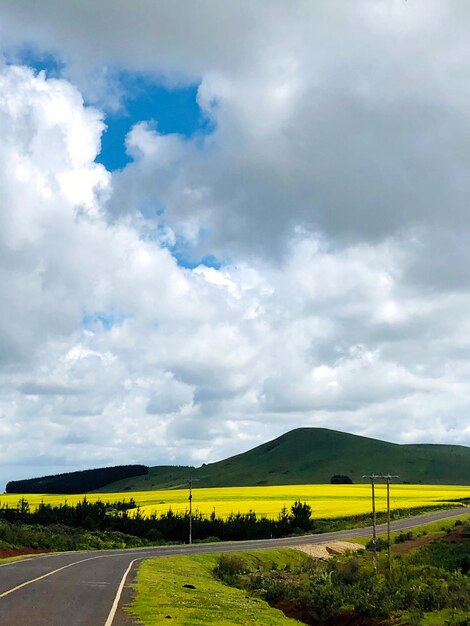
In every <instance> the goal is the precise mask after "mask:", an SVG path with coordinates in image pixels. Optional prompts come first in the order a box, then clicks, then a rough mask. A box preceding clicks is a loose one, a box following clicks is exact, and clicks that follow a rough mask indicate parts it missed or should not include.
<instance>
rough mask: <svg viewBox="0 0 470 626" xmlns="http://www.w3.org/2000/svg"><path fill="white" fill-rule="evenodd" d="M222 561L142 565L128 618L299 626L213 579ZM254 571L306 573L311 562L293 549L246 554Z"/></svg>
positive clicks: (152, 625) (153, 623) (205, 558)
mask: <svg viewBox="0 0 470 626" xmlns="http://www.w3.org/2000/svg"><path fill="white" fill-rule="evenodd" d="M220 556H221V555H217V554H215V555H194V556H177V557H164V558H158V559H149V560H146V561H144V562H143V563H142V565H141V566H140V567H139V571H138V573H137V579H136V583H135V591H136V596H135V601H134V602H133V603H132V605H131V606H130V607H128V609H127V610H128V612H129V613H130V614H131V615H132V616H133V617H135V618H137V620H138V621H139V622H140V623H142V624H145V625H146V626H157V625H158V626H160V625H161V624H164V623H166V622H167V620H168V623H169V624H171V623H175V624H180V625H181V624H184V625H187V626H189V625H191V626H192V625H194V626H196V625H198V626H202V625H204V626H206V625H207V626H208V625H210V624H214V625H217V626H219V625H220V626H231V625H232V624H243V626H289V625H291V624H292V626H293V625H294V624H298V622H297V621H295V620H293V619H290V618H288V617H286V616H285V615H284V614H283V613H282V612H281V611H278V610H273V609H272V608H271V607H270V606H269V605H268V604H267V602H266V601H265V600H263V599H262V598H259V597H256V596H254V595H251V594H248V593H247V592H246V591H245V590H244V589H242V588H236V587H233V586H228V585H225V584H223V583H221V582H220V580H219V579H218V578H217V577H216V576H214V574H213V570H214V568H216V567H217V563H218V561H219V558H220ZM243 558H244V562H245V563H246V566H247V567H250V568H252V569H253V570H262V571H269V570H270V569H271V568H272V566H273V564H276V567H280V568H285V567H289V568H291V569H292V570H293V571H296V572H297V571H301V569H302V568H303V567H304V566H306V565H307V563H308V562H309V560H310V557H308V556H307V555H306V554H304V553H302V552H299V551H296V550H290V549H287V548H286V549H279V550H255V551H252V552H244V553H243ZM170 620H171V621H170Z"/></svg>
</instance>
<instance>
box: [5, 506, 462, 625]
mask: <svg viewBox="0 0 470 626" xmlns="http://www.w3.org/2000/svg"><path fill="white" fill-rule="evenodd" d="M468 512H469V509H466V508H459V509H452V510H451V511H440V512H437V513H429V514H426V515H421V516H419V517H414V518H410V519H404V520H398V521H396V522H392V529H393V530H405V529H410V528H413V527H415V526H419V525H421V524H424V523H427V522H432V521H435V520H441V519H442V520H443V519H446V518H448V517H454V516H458V515H462V514H464V513H468ZM378 532H379V533H384V532H386V526H385V525H384V524H383V525H381V526H379V527H378ZM370 534H371V528H370V527H368V528H359V529H353V530H345V531H338V532H332V533H323V534H321V535H304V536H302V537H289V538H285V539H264V540H259V541H238V542H230V543H213V544H193V545H192V546H189V545H186V546H168V547H158V548H141V549H137V550H101V551H100V550H95V551H86V552H67V553H62V554H48V555H45V556H37V557H33V558H30V559H25V560H22V561H16V562H13V563H8V564H5V565H0V626H128V625H129V624H132V621H131V620H130V619H129V618H128V617H127V616H126V614H125V612H124V611H123V609H122V605H123V604H124V603H125V602H123V599H125V598H126V597H127V598H129V597H130V595H129V589H127V590H126V586H125V583H126V581H128V580H129V572H131V570H132V568H135V567H137V566H138V564H139V562H140V561H141V560H143V559H148V558H152V557H162V556H170V555H177V554H204V553H211V552H221V551H224V552H228V551H233V552H235V551H240V550H253V549H255V548H256V549H258V548H274V547H282V546H295V545H301V544H311V543H322V542H325V541H332V540H347V539H352V538H353V537H363V536H367V535H370ZM131 564H132V565H131ZM123 589H124V595H123V596H121V591H122V590H123Z"/></svg>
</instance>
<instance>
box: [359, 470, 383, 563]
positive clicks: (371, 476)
mask: <svg viewBox="0 0 470 626" xmlns="http://www.w3.org/2000/svg"><path fill="white" fill-rule="evenodd" d="M380 477H381V476H380V474H369V475H366V476H363V477H362V478H369V479H370V483H371V485H372V562H373V565H374V573H375V574H377V514H376V512H375V479H376V478H380Z"/></svg>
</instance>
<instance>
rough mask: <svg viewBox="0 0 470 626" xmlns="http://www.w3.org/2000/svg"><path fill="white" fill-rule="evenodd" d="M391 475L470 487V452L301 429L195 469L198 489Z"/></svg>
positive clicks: (157, 472)
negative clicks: (366, 475)
mask: <svg viewBox="0 0 470 626" xmlns="http://www.w3.org/2000/svg"><path fill="white" fill-rule="evenodd" d="M372 472H376V473H378V472H383V473H387V472H390V473H392V474H398V475H399V477H400V478H399V479H398V481H397V482H409V483H427V484H442V485H444V484H454V485H463V484H466V485H468V484H470V448H468V447H465V446H451V445H432V444H412V445H399V444H394V443H387V442H385V441H379V440H377V439H370V438H368V437H360V436H357V435H350V434H347V433H342V432H338V431H334V430H328V429H326V428H297V429H296V430H292V431H290V432H288V433H286V434H284V435H282V436H281V437H278V438H277V439H273V440H272V441H269V442H268V443H264V444H262V445H260V446H258V447H256V448H253V449H252V450H248V452H244V453H243V454H237V455H236V456H232V457H230V458H228V459H225V460H223V461H218V462H217V463H210V464H208V465H203V466H202V467H199V468H197V469H194V470H193V471H192V477H193V480H194V486H195V487H225V486H227V487H230V486H245V485H286V484H308V483H329V482H330V479H331V477H332V476H333V475H334V474H344V475H347V476H350V477H351V478H352V480H353V481H354V482H364V481H363V479H362V476H363V474H369V473H372ZM188 478H189V468H188V467H172V466H166V467H165V466H159V467H153V468H150V471H149V474H148V475H146V476H141V477H139V476H138V477H135V478H128V479H125V480H121V481H119V482H115V483H112V484H109V485H106V486H105V487H102V488H101V489H100V491H103V492H105V491H121V490H123V491H146V490H149V489H160V488H161V489H171V488H173V489H174V488H177V487H182V486H186V485H187V484H188Z"/></svg>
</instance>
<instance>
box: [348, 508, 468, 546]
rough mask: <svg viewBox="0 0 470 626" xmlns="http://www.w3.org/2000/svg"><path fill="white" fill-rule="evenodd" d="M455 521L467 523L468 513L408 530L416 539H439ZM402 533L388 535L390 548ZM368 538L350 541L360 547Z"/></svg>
mask: <svg viewBox="0 0 470 626" xmlns="http://www.w3.org/2000/svg"><path fill="white" fill-rule="evenodd" d="M457 520H461V521H462V522H469V521H470V511H469V513H466V514H464V515H456V516H455V517H448V518H446V519H442V520H438V521H436V522H429V523H428V524H422V525H421V526H415V527H413V528H410V529H409V530H411V531H412V532H413V536H414V537H417V536H419V535H423V534H428V535H433V536H435V537H436V538H437V537H439V536H440V535H445V534H446V529H447V528H453V526H454V524H455V522H456V521H457ZM403 532H407V531H406V530H396V531H393V532H391V533H390V538H391V541H392V546H393V542H394V539H395V537H397V536H398V535H400V534H401V533H403ZM377 537H378V538H379V539H384V540H386V539H387V535H386V533H384V534H379V535H377ZM370 539H371V538H370V536H367V537H354V538H352V539H351V541H354V542H356V543H360V544H361V545H363V546H365V545H366V544H367V543H368V542H369V541H370Z"/></svg>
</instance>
